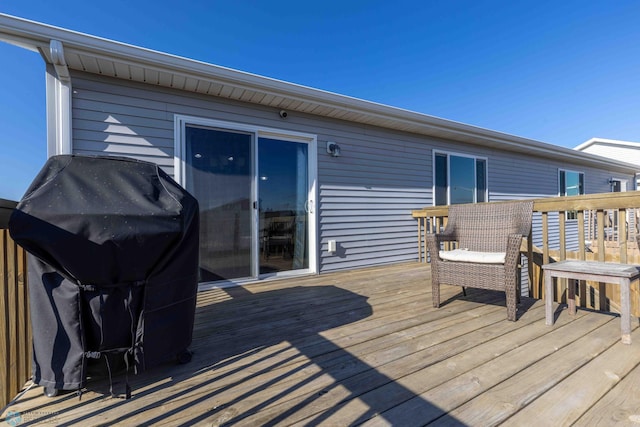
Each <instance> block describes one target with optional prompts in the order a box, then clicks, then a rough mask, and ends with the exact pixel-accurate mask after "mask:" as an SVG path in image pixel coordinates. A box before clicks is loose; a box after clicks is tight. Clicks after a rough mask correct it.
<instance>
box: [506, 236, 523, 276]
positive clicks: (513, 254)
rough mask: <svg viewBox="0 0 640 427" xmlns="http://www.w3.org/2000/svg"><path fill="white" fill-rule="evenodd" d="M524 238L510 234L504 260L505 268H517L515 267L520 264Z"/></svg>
mask: <svg viewBox="0 0 640 427" xmlns="http://www.w3.org/2000/svg"><path fill="white" fill-rule="evenodd" d="M522 238H523V236H522V234H509V237H508V239H507V251H506V256H505V260H504V264H505V267H507V266H513V267H514V268H515V266H516V265H517V264H518V258H519V256H520V246H521V245H522Z"/></svg>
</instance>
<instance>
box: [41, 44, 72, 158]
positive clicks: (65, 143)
mask: <svg viewBox="0 0 640 427" xmlns="http://www.w3.org/2000/svg"><path fill="white" fill-rule="evenodd" d="M49 48H50V54H51V58H52V64H51V65H49V66H48V67H47V81H46V86H47V146H48V147H49V153H48V154H49V156H52V155H56V154H72V151H73V149H72V130H71V129H72V128H71V126H72V123H71V117H72V110H71V102H72V101H71V97H72V93H73V92H72V87H71V76H70V74H69V68H68V67H67V63H66V61H65V58H64V47H63V45H62V43H61V42H60V41H58V40H51V41H50V43H49Z"/></svg>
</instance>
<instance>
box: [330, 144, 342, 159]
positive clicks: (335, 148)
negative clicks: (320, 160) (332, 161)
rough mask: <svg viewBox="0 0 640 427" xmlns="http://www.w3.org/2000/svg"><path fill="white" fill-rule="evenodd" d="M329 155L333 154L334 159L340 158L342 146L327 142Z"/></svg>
mask: <svg viewBox="0 0 640 427" xmlns="http://www.w3.org/2000/svg"><path fill="white" fill-rule="evenodd" d="M327 153H329V154H331V156H333V157H339V156H340V146H339V145H338V144H336V143H335V142H331V141H327Z"/></svg>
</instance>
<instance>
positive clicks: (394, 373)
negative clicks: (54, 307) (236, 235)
mask: <svg viewBox="0 0 640 427" xmlns="http://www.w3.org/2000/svg"><path fill="white" fill-rule="evenodd" d="M447 298H449V300H448V301H447V302H445V305H444V306H442V307H441V308H440V309H433V308H432V307H431V292H430V283H429V267H428V265H426V264H419V263H415V264H413V263H412V264H404V265H398V266H391V267H389V266H387V267H379V268H370V269H365V270H358V271H350V272H339V273H332V274H324V275H321V276H313V277H305V278H296V279H287V280H279V281H269V282H262V283H257V284H252V285H247V286H244V287H236V288H228V289H224V290H223V289H216V290H212V291H206V292H202V293H201V294H200V295H199V298H198V311H197V314H196V328H195V332H194V341H193V346H192V349H193V351H194V352H195V354H194V358H193V360H192V361H191V362H190V363H188V364H186V365H177V364H167V365H165V366H161V367H158V368H155V369H153V370H151V371H148V372H146V373H144V374H142V375H138V376H131V377H130V383H131V385H132V387H133V398H132V399H131V400H123V399H119V398H111V397H109V395H108V382H106V381H98V382H93V383H90V384H89V387H88V388H89V390H88V391H87V392H85V393H84V394H83V395H82V400H81V401H79V400H78V396H77V394H75V393H72V394H67V395H62V396H58V397H56V398H53V399H49V398H46V397H44V396H43V395H42V388H40V387H34V388H32V389H31V390H29V391H28V392H27V393H26V394H25V395H24V396H23V397H22V398H21V399H20V400H19V401H18V402H17V403H15V404H14V405H13V406H11V407H10V408H8V410H7V411H14V412H15V413H19V414H20V416H21V417H22V418H21V420H22V422H21V423H20V424H18V425H35V424H51V425H59V426H67V425H83V426H97V425H109V426H111V425H126V426H132V425H172V426H173V425H175V426H191V425H225V424H226V425H247V426H258V425H328V426H345V425H354V424H361V423H363V424H364V425H367V426H378V425H397V426H412V425H425V424H430V423H433V424H435V425H470V426H489V425H497V424H504V425H514V426H523V425H554V426H563V425H570V424H574V423H575V424H576V425H585V426H593V425H607V426H610V425H615V424H619V425H638V423H640V329H637V326H638V322H637V320H636V319H634V321H633V328H634V331H633V333H632V339H633V344H631V345H623V344H622V343H621V342H620V318H619V317H616V316H613V315H607V314H602V313H595V312H589V311H585V310H579V311H578V314H577V315H576V316H575V317H572V316H569V315H568V314H567V311H566V310H563V309H562V307H559V308H558V310H557V311H556V314H557V320H556V323H555V325H554V326H546V325H545V319H544V315H545V313H544V304H543V302H542V301H539V300H533V299H528V298H523V301H522V304H521V305H520V307H519V313H518V316H519V319H518V321H517V322H508V321H507V320H506V315H507V313H506V308H505V305H504V296H503V295H501V294H499V293H493V292H481V291H477V290H473V289H471V290H469V291H468V296H467V297H462V295H461V293H460V288H456V287H446V288H445V289H444V290H443V301H446V300H447ZM114 388H115V389H116V390H122V388H123V377H122V376H119V377H117V379H116V381H115V383H114ZM6 415H7V412H5V414H3V416H6ZM13 425H16V424H13Z"/></svg>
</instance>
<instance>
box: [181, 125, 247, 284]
mask: <svg viewBox="0 0 640 427" xmlns="http://www.w3.org/2000/svg"><path fill="white" fill-rule="evenodd" d="M184 135H185V159H184V163H185V173H184V177H185V184H186V185H185V187H186V189H187V190H188V191H190V192H191V194H193V195H194V196H195V197H196V199H198V202H199V203H200V281H202V282H210V281H219V280H228V279H238V278H244V277H251V276H254V273H253V268H252V259H253V257H252V247H253V237H252V236H253V234H254V233H253V229H254V228H253V226H252V224H253V217H252V203H251V201H252V185H253V176H254V174H253V164H252V159H253V156H252V151H253V134H251V133H246V132H234V131H228V130H218V129H211V128H204V127H198V126H193V125H187V126H185V133H184Z"/></svg>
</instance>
